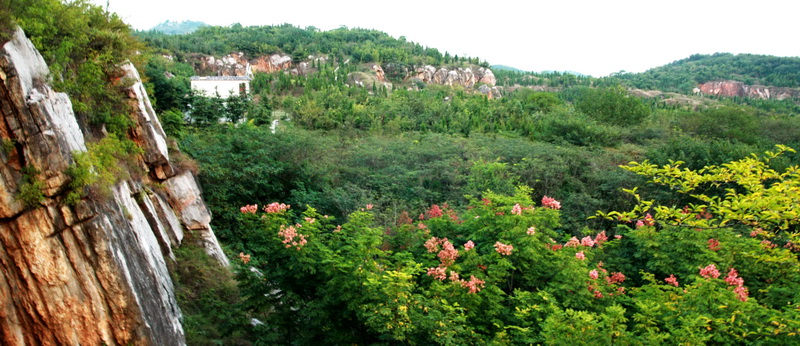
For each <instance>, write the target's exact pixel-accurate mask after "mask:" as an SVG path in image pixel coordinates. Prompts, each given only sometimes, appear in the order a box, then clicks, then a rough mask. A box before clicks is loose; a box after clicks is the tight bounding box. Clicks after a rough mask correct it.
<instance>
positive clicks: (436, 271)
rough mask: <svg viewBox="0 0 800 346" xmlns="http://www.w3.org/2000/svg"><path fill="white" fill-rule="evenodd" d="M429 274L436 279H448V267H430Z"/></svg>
mask: <svg viewBox="0 0 800 346" xmlns="http://www.w3.org/2000/svg"><path fill="white" fill-rule="evenodd" d="M428 276H433V278H434V279H436V280H439V281H444V280H445V279H447V267H442V266H439V267H433V268H428Z"/></svg>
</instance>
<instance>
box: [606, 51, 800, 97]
mask: <svg viewBox="0 0 800 346" xmlns="http://www.w3.org/2000/svg"><path fill="white" fill-rule="evenodd" d="M614 76H615V77H617V78H620V79H622V80H624V81H625V83H626V84H629V85H630V86H632V87H635V88H638V89H649V90H653V89H657V90H663V91H672V92H681V93H689V92H691V90H692V89H693V88H695V87H696V86H697V85H698V84H702V83H706V82H709V81H715V80H734V81H739V82H743V83H744V84H747V85H766V86H773V87H789V88H797V87H799V86H800V58H798V57H776V56H770V55H755V54H736V55H734V54H730V53H716V54H713V55H702V54H695V55H692V56H690V57H688V58H686V59H682V60H678V61H675V62H672V63H669V64H667V65H664V66H660V67H656V68H652V69H650V70H647V71H645V72H643V73H622V74H615V75H614Z"/></svg>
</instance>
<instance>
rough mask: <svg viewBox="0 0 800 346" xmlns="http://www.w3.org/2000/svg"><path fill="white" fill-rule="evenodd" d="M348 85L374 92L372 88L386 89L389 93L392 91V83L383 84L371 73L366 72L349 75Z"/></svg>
mask: <svg viewBox="0 0 800 346" xmlns="http://www.w3.org/2000/svg"><path fill="white" fill-rule="evenodd" d="M347 84H348V85H350V86H357V87H362V88H367V89H370V90H372V87H373V86H375V87H376V88H381V87H383V88H386V90H387V91H392V83H389V82H381V81H380V79H379V78H378V77H377V76H376V75H374V74H370V73H366V72H350V73H348V74H347Z"/></svg>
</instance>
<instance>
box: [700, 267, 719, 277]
mask: <svg viewBox="0 0 800 346" xmlns="http://www.w3.org/2000/svg"><path fill="white" fill-rule="evenodd" d="M700 275H701V276H703V277H704V278H714V279H716V278H718V277H719V270H717V266H715V265H714V264H709V265H708V266H706V267H705V268H700Z"/></svg>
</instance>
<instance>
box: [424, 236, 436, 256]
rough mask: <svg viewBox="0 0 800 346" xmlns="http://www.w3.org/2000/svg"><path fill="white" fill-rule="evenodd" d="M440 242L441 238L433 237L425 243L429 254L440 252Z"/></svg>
mask: <svg viewBox="0 0 800 346" xmlns="http://www.w3.org/2000/svg"><path fill="white" fill-rule="evenodd" d="M439 242H440V239H439V238H436V237H431V239H428V240H427V241H425V244H424V246H425V248H426V249H427V250H428V252H436V251H439Z"/></svg>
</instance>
